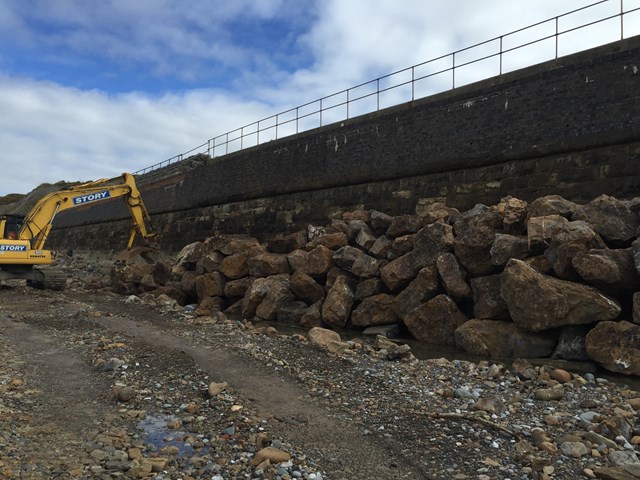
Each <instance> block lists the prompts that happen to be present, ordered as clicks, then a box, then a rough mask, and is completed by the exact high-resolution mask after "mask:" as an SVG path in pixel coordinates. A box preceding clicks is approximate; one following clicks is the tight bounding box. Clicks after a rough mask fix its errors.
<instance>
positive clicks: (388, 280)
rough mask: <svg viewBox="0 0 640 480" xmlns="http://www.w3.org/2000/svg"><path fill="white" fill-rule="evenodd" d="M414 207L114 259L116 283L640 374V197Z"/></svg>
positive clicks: (235, 308)
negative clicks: (148, 259) (169, 255)
mask: <svg viewBox="0 0 640 480" xmlns="http://www.w3.org/2000/svg"><path fill="white" fill-rule="evenodd" d="M416 212H417V213H416V214H415V215H401V216H390V215H387V214H385V213H383V212H380V211H376V210H371V211H354V212H348V213H344V214H342V216H341V218H339V219H334V220H332V221H331V223H330V225H328V226H325V227H317V226H308V228H307V229H306V230H304V231H299V232H295V233H292V234H286V235H280V236H277V237H275V238H272V239H270V240H269V241H268V242H266V243H260V242H259V241H258V240H257V239H255V238H252V237H250V236H246V235H223V236H214V237H211V238H207V239H206V240H204V241H202V242H196V243H193V244H190V245H187V246H186V247H184V249H183V250H182V251H181V252H180V253H179V255H178V256H177V258H176V259H175V261H172V262H166V261H164V262H163V261H156V262H154V263H152V264H147V263H138V264H135V263H133V264H131V263H129V264H119V265H117V266H116V267H114V270H113V272H112V273H113V275H112V281H113V285H114V287H116V288H117V289H118V290H119V291H120V292H121V293H126V294H141V293H144V292H149V293H151V294H153V295H155V296H161V295H163V296H166V297H169V298H170V299H173V301H175V302H177V303H178V304H179V305H181V306H185V305H193V307H191V308H194V309H195V311H196V313H197V314H199V315H210V314H211V313H212V312H217V311H224V312H225V313H226V314H227V315H228V316H230V317H232V318H233V317H236V318H242V319H248V320H270V321H275V320H277V321H280V322H287V323H293V324H297V325H302V326H304V327H307V328H312V327H315V326H325V327H326V326H329V327H331V328H333V329H336V330H341V329H346V328H348V329H367V328H371V327H377V328H378V329H380V328H382V327H389V328H396V329H397V328H398V327H399V328H400V329H401V330H403V329H406V330H407V331H408V332H409V333H410V334H411V335H412V336H413V337H415V338H416V339H418V340H420V341H422V342H425V343H430V344H439V345H455V346H457V347H459V348H462V349H464V350H466V351H468V352H471V353H474V354H481V355H487V356H492V357H549V356H552V357H555V358H562V359H568V360H588V359H592V360H595V361H597V362H599V363H600V364H602V365H603V366H605V367H606V368H607V369H610V370H613V371H617V372H622V373H627V374H633V375H640V239H639V236H640V215H639V212H640V198H636V199H633V200H626V201H622V200H618V199H616V198H613V197H609V196H606V195H602V196H600V197H598V198H596V199H594V200H593V201H591V202H590V203H588V204H586V205H579V204H576V203H574V202H571V201H569V200H566V199H564V198H562V197H559V196H556V195H553V196H547V197H542V198H539V199H537V200H535V201H533V202H532V203H530V204H528V203H527V202H525V201H523V200H519V199H516V198H512V197H507V198H504V199H503V200H502V201H501V202H500V203H499V204H497V205H494V206H485V205H476V206H475V207H474V208H473V209H471V210H469V211H466V212H463V213H461V212H459V211H458V210H456V209H455V208H451V207H448V206H446V205H445V204H444V203H443V202H441V201H438V200H424V201H421V202H419V204H418V207H417V208H416ZM163 298H164V297H163Z"/></svg>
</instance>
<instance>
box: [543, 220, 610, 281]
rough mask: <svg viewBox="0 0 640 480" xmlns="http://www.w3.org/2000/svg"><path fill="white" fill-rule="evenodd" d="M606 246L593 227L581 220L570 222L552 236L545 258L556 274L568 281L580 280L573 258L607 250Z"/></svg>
mask: <svg viewBox="0 0 640 480" xmlns="http://www.w3.org/2000/svg"><path fill="white" fill-rule="evenodd" d="M606 247H607V246H606V244H605V243H604V241H603V240H602V238H601V237H600V235H598V234H597V233H596V232H595V230H593V229H592V228H591V225H589V224H588V223H585V222H583V221H581V220H577V221H575V222H569V223H567V224H566V225H564V226H563V227H562V228H560V229H557V230H555V231H554V232H553V233H552V234H551V242H550V244H549V247H548V248H547V249H546V250H545V252H544V256H545V257H547V258H548V259H549V261H550V262H551V265H553V271H554V272H555V274H556V275H557V276H558V277H560V278H564V279H567V280H573V279H577V278H579V277H578V275H577V273H576V271H575V269H574V268H573V263H572V262H573V257H575V256H576V255H577V254H578V253H582V252H588V251H589V250H591V249H594V248H595V249H598V248H599V249H602V248H606Z"/></svg>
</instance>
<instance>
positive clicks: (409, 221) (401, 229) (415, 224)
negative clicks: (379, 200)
mask: <svg viewBox="0 0 640 480" xmlns="http://www.w3.org/2000/svg"><path fill="white" fill-rule="evenodd" d="M421 227H422V223H421V222H420V217H418V216H417V215H400V216H397V217H393V218H392V220H391V223H390V224H389V228H388V229H387V232H386V233H387V236H388V237H391V238H395V237H400V236H402V235H407V234H409V233H416V232H417V231H418V230H420V228H421Z"/></svg>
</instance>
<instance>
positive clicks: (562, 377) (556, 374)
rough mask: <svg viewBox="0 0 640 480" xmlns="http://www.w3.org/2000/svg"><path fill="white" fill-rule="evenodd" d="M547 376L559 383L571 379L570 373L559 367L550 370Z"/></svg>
mask: <svg viewBox="0 0 640 480" xmlns="http://www.w3.org/2000/svg"><path fill="white" fill-rule="evenodd" d="M549 376H550V377H551V378H552V379H553V380H555V381H557V382H560V383H567V382H568V381H569V380H571V374H570V373H569V372H567V371H566V370H563V369H561V368H556V369H555V370H552V371H551V373H550V374H549Z"/></svg>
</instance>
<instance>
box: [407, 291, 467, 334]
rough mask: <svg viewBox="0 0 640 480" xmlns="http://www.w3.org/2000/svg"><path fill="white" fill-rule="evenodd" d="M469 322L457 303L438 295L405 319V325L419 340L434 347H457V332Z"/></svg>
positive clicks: (445, 296)
mask: <svg viewBox="0 0 640 480" xmlns="http://www.w3.org/2000/svg"><path fill="white" fill-rule="evenodd" d="M466 321H467V317H466V316H465V315H464V314H463V313H462V312H461V311H460V309H458V306H457V305H456V303H455V302H454V301H453V300H452V299H451V298H450V297H448V296H447V295H438V296H437V297H434V298H432V299H431V300H429V301H428V302H426V303H423V304H422V305H420V306H419V307H417V308H415V309H413V310H412V311H411V312H410V313H408V314H407V315H406V316H405V317H404V323H405V325H406V326H407V328H408V329H409V332H411V335H413V336H414V337H415V338H416V339H417V340H420V341H421V342H425V343H430V344H433V345H455V336H454V334H455V331H456V329H457V328H458V327H460V326H461V325H462V324H464V323H465V322H466Z"/></svg>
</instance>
